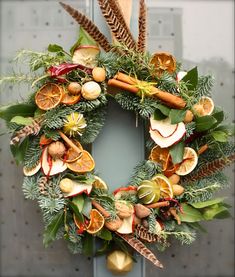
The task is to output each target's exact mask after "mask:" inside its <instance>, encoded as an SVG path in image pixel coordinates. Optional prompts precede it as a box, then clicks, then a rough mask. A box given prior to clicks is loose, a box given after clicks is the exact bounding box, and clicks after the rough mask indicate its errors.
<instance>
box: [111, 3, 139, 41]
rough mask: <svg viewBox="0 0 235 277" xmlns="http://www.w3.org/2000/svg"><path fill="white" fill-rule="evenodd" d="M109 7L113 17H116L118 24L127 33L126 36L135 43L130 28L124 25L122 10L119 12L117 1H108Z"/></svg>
mask: <svg viewBox="0 0 235 277" xmlns="http://www.w3.org/2000/svg"><path fill="white" fill-rule="evenodd" d="M109 5H110V8H111V9H112V10H113V12H114V13H115V15H116V17H117V19H118V21H119V22H120V24H121V25H122V27H123V28H124V29H125V31H126V32H127V33H128V35H129V36H130V37H131V38H132V40H133V42H134V43H135V40H134V38H133V36H132V34H131V31H130V28H129V27H128V26H127V24H126V21H125V19H124V16H123V13H122V10H121V8H120V6H119V4H118V2H117V0H110V1H109Z"/></svg>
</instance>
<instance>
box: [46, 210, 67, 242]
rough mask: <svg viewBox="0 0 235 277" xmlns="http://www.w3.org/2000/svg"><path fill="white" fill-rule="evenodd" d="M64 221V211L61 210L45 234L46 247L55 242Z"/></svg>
mask: <svg viewBox="0 0 235 277" xmlns="http://www.w3.org/2000/svg"><path fill="white" fill-rule="evenodd" d="M63 220H64V211H63V210H61V211H59V212H58V213H57V215H56V216H55V217H54V218H53V220H52V221H51V223H50V224H49V225H48V226H47V228H46V230H45V232H44V234H43V244H44V246H45V247H48V245H49V244H50V243H51V242H52V241H53V240H55V238H56V234H57V232H58V230H59V228H60V227H61V226H62V225H63Z"/></svg>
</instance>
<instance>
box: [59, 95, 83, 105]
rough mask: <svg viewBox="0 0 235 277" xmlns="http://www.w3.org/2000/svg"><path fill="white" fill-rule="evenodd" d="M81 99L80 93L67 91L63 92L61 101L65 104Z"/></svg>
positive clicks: (74, 102) (72, 103)
mask: <svg viewBox="0 0 235 277" xmlns="http://www.w3.org/2000/svg"><path fill="white" fill-rule="evenodd" d="M80 99H81V94H77V95H72V94H70V93H68V92H66V93H64V94H63V97H62V100H61V103H62V104H65V105H74V104H76V103H77V102H78V101H79V100H80Z"/></svg>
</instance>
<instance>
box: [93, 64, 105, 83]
mask: <svg viewBox="0 0 235 277" xmlns="http://www.w3.org/2000/svg"><path fill="white" fill-rule="evenodd" d="M92 77H93V79H94V80H95V81H96V82H98V83H100V82H103V81H104V80H105V77H106V71H105V69H104V68H103V67H95V68H93V70H92Z"/></svg>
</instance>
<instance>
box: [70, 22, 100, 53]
mask: <svg viewBox="0 0 235 277" xmlns="http://www.w3.org/2000/svg"><path fill="white" fill-rule="evenodd" d="M80 45H95V46H97V43H96V41H95V40H94V39H93V38H92V37H91V36H90V35H89V34H88V33H87V32H86V31H85V30H84V29H83V28H82V27H80V31H79V37H78V40H77V41H76V42H75V44H74V45H73V46H72V47H71V48H70V53H71V54H72V55H73V53H74V51H75V50H76V48H78V47H79V46H80Z"/></svg>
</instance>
